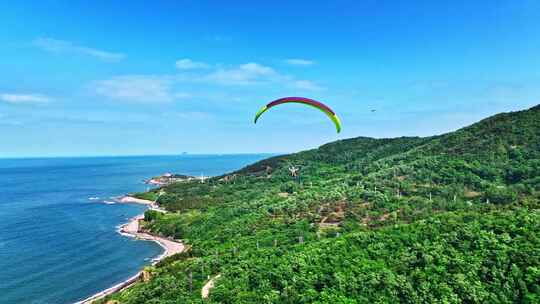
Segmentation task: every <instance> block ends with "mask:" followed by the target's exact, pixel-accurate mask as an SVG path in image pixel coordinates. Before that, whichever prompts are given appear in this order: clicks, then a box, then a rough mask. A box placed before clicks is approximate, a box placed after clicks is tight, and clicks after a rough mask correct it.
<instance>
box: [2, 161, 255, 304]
mask: <svg viewBox="0 0 540 304" xmlns="http://www.w3.org/2000/svg"><path fill="white" fill-rule="evenodd" d="M265 157H266V156H264V155H223V156H204V155H198V156H190V155H186V156H152V157H150V156H149V157H96V158H48V159H0V303H2V304H3V303H72V302H74V301H77V300H80V299H83V298H86V297H87V296H90V295H92V294H94V293H96V292H98V291H100V290H103V289H105V288H108V287H110V286H112V285H114V284H116V283H118V282H120V281H123V280H124V279H126V278H127V277H130V276H131V275H133V274H135V273H136V272H137V271H139V269H140V268H141V267H142V266H143V265H145V264H149V263H150V260H151V259H152V258H153V257H155V256H157V255H158V254H160V253H161V248H160V247H159V246H158V245H157V244H155V243H153V242H145V241H136V240H133V239H131V238H126V237H123V236H121V235H120V234H118V233H117V232H116V227H117V226H118V225H120V224H122V223H124V222H126V221H127V219H129V218H130V217H133V216H135V215H137V214H140V213H142V212H143V210H144V208H145V207H144V206H139V205H131V204H130V205H126V204H108V203H107V202H109V201H112V200H111V197H114V196H119V195H122V194H124V193H127V192H134V191H143V190H145V189H146V188H147V187H148V186H147V185H145V184H143V183H142V180H143V179H144V178H147V177H150V176H154V175H158V174H162V173H165V172H169V171H170V172H175V173H183V174H191V175H200V174H204V175H218V174H222V173H225V172H228V171H231V170H234V169H238V168H240V167H243V166H244V165H247V164H249V163H252V162H255V161H257V160H259V159H262V158H265ZM91 198H92V199H91Z"/></svg>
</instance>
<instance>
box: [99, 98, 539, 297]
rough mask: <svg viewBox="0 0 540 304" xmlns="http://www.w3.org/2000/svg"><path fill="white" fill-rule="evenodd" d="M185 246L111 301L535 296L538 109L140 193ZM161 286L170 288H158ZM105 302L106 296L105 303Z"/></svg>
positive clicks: (152, 215)
mask: <svg viewBox="0 0 540 304" xmlns="http://www.w3.org/2000/svg"><path fill="white" fill-rule="evenodd" d="M158 191H162V193H163V194H162V195H160V196H159V199H158V203H159V204H160V205H161V206H162V207H164V208H166V209H168V210H169V211H171V212H173V213H170V214H166V215H163V214H159V213H156V212H152V211H147V212H146V214H145V221H144V222H143V226H144V227H145V229H148V230H150V231H152V232H153V233H157V234H162V235H166V236H170V237H175V238H181V239H182V240H183V241H184V242H185V243H187V244H189V245H190V246H192V250H191V251H189V252H186V253H183V254H180V255H177V256H174V257H171V258H169V259H167V260H164V261H163V262H161V263H160V264H158V265H156V266H155V267H152V268H150V269H149V273H150V274H151V275H152V277H153V279H152V280H150V281H148V282H145V283H141V284H137V285H135V286H134V287H132V288H130V289H129V290H127V291H125V292H122V293H120V294H115V295H113V296H112V297H110V298H109V299H115V300H119V301H120V302H121V303H143V302H145V301H156V299H157V300H159V301H183V302H189V303H196V302H200V293H196V292H193V290H197V289H199V288H202V286H203V285H204V284H205V283H206V281H207V277H208V276H211V277H213V276H215V275H217V274H221V277H220V279H219V280H218V281H216V282H215V287H214V289H213V290H212V292H211V293H210V296H209V298H208V299H206V300H205V301H208V302H220V303H233V302H234V303H254V302H257V303H260V302H265V303H302V302H309V303H312V302H318V303H365V302H379V303H385V302H403V303H425V302H441V303H442V302H445V303H460V302H470V303H481V302H522V303H534V302H537V301H540V287H539V286H538V284H536V283H537V282H538V281H539V280H540V271H538V269H540V254H539V252H540V238H538V235H540V203H539V201H540V106H535V107H532V108H530V109H529V110H524V111H518V112H511V113H501V114H497V115H494V116H492V117H489V118H486V119H483V120H481V121H479V122H478V123H475V124H472V125H471V126H468V127H465V128H461V129H459V130H457V131H454V132H450V133H447V134H442V135H437V136H431V137H425V138H421V137H398V138H392V139H374V138H366V137H358V138H352V139H345V140H340V141H336V142H333V143H328V144H325V145H322V146H320V147H319V148H317V149H312V150H307V151H302V152H298V153H294V154H289V155H281V156H276V157H272V158H269V159H266V160H262V161H259V162H257V163H255V164H252V165H250V166H246V167H245V168H242V169H240V170H237V171H235V172H231V173H229V174H226V175H223V176H219V177H214V178H211V179H209V180H208V181H207V182H205V183H204V184H202V183H176V184H171V185H169V186H166V187H163V188H161V189H158V190H154V191H152V192H149V193H144V194H140V195H141V196H142V197H146V198H157V192H158ZM164 286H167V287H166V288H168V289H170V290H168V289H167V290H165V289H164V288H165V287H164ZM103 303H105V302H103Z"/></svg>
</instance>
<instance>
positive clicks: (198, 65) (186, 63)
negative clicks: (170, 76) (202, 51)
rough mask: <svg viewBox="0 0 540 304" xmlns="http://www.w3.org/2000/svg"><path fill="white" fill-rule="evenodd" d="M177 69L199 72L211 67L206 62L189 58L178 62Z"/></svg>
mask: <svg viewBox="0 0 540 304" xmlns="http://www.w3.org/2000/svg"><path fill="white" fill-rule="evenodd" d="M175 65H176V68H177V69H179V70H197V69H208V68H210V65H209V64H207V63H204V62H199V61H193V60H191V59H189V58H184V59H180V60H177V61H176V63H175Z"/></svg>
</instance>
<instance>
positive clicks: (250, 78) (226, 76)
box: [203, 62, 280, 85]
mask: <svg viewBox="0 0 540 304" xmlns="http://www.w3.org/2000/svg"><path fill="white" fill-rule="evenodd" d="M279 76H280V75H279V74H278V73H277V72H276V71H275V70H274V69H273V68H271V67H267V66H264V65H262V64H259V63H255V62H250V63H245V64H241V65H240V66H238V67H232V68H226V69H223V68H220V69H218V70H217V71H214V72H212V73H210V74H208V75H206V76H204V77H203V79H205V80H207V81H210V82H215V83H218V84H224V85H249V84H257V83H263V82H268V81H271V80H274V79H276V78H277V77H279Z"/></svg>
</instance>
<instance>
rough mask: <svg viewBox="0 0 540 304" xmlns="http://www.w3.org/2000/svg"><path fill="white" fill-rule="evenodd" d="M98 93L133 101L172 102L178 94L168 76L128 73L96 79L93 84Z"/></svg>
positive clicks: (111, 97)
mask: <svg viewBox="0 0 540 304" xmlns="http://www.w3.org/2000/svg"><path fill="white" fill-rule="evenodd" d="M91 87H92V89H93V90H94V92H95V93H96V94H97V95H100V96H104V97H107V98H110V99H115V100H123V101H131V102H170V101H173V100H174V99H175V98H176V96H175V94H174V93H173V92H172V89H171V79H170V77H166V76H152V75H126V76H118V77H113V78H110V79H106V80H100V81H96V82H94V83H93V84H92V85H91Z"/></svg>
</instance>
